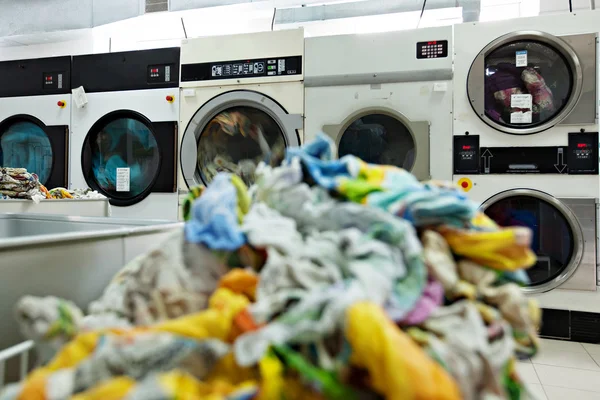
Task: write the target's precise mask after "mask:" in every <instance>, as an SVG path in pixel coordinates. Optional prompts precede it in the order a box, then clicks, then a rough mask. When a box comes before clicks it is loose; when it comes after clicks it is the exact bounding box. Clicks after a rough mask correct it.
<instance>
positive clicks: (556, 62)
mask: <svg viewBox="0 0 600 400" xmlns="http://www.w3.org/2000/svg"><path fill="white" fill-rule="evenodd" d="M582 88H583V73H582V67H581V63H580V60H579V58H578V56H577V54H576V53H575V51H574V50H573V49H572V48H571V46H569V45H568V44H567V43H566V42H565V41H564V40H562V39H560V38H559V37H556V36H553V35H550V34H547V33H544V32H537V31H525V32H513V33H510V34H507V35H505V36H502V37H500V38H498V39H496V40H494V41H493V42H491V43H490V44H489V45H487V46H486V47H485V48H484V49H483V50H482V51H481V52H480V53H479V55H478V56H477V57H476V58H475V60H474V61H473V64H472V65H471V69H470V70H469V75H468V78H467V94H468V97H469V100H470V102H471V106H472V107H473V110H474V111H475V112H476V113H477V115H478V116H479V118H481V119H482V120H483V121H484V122H485V123H486V124H488V125H489V126H491V127H492V128H495V129H497V130H499V131H501V132H505V133H508V134H515V135H528V134H532V133H537V132H541V131H544V130H546V129H548V128H551V127H552V126H554V125H556V124H558V123H559V122H561V121H562V120H564V119H565V118H566V117H567V116H568V115H569V113H570V112H571V111H572V110H573V108H574V107H575V106H576V105H577V102H578V101H579V98H580V96H581V93H582Z"/></svg>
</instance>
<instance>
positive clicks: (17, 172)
mask: <svg viewBox="0 0 600 400" xmlns="http://www.w3.org/2000/svg"><path fill="white" fill-rule="evenodd" d="M42 187H43V186H42V185H41V184H40V180H39V179H38V176H37V175H36V174H31V173H29V172H27V170H26V169H25V168H6V167H0V198H3V199H7V198H11V199H30V200H38V201H39V199H43V198H45V197H46V195H45V192H44V189H45V188H44V189H42Z"/></svg>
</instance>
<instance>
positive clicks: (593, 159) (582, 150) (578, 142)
mask: <svg viewBox="0 0 600 400" xmlns="http://www.w3.org/2000/svg"><path fill="white" fill-rule="evenodd" d="M566 159H567V164H568V165H569V174H571V175H597V174H598V132H569V145H568V149H567V155H566Z"/></svg>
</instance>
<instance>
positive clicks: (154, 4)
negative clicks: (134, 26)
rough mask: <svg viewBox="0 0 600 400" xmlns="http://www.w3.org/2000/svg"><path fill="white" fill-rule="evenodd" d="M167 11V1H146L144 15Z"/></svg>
mask: <svg viewBox="0 0 600 400" xmlns="http://www.w3.org/2000/svg"><path fill="white" fill-rule="evenodd" d="M161 11H169V0H146V14H148V13H154V12H161Z"/></svg>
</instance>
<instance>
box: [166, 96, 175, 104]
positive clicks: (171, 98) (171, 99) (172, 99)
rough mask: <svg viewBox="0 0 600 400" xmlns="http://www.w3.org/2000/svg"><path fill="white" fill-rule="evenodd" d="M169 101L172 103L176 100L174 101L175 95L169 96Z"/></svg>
mask: <svg viewBox="0 0 600 400" xmlns="http://www.w3.org/2000/svg"><path fill="white" fill-rule="evenodd" d="M167 101H168V102H169V103H172V102H174V101H175V96H167Z"/></svg>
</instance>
